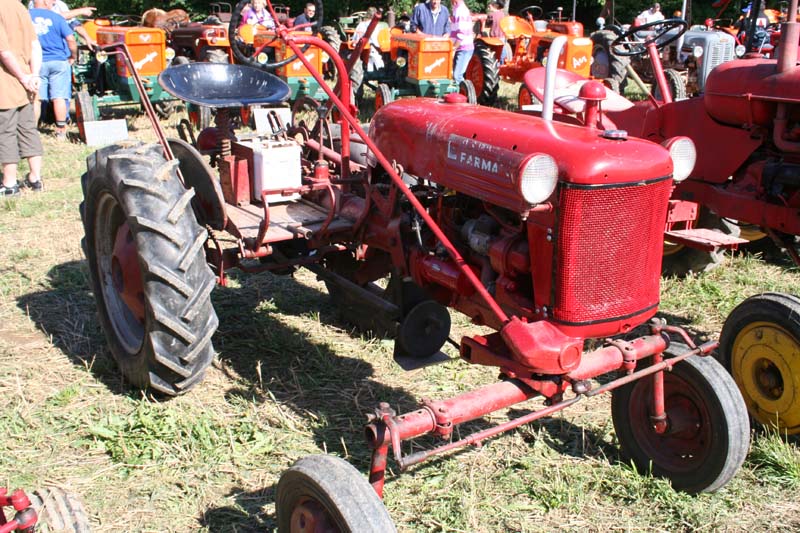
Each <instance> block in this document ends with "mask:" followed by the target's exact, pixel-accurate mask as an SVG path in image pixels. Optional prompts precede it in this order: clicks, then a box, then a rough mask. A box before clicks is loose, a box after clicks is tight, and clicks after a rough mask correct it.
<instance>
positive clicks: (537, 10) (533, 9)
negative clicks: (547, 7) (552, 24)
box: [519, 6, 544, 19]
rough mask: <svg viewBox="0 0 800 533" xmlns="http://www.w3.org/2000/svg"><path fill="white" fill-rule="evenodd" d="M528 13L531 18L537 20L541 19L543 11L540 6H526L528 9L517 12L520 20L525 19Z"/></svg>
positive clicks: (524, 8)
mask: <svg viewBox="0 0 800 533" xmlns="http://www.w3.org/2000/svg"><path fill="white" fill-rule="evenodd" d="M528 13H530V14H531V17H533V18H534V19H538V18H542V15H543V14H544V9H542V8H541V7H540V6H528V7H523V8H522V9H520V10H519V16H520V17H522V18H527V16H526V15H527V14H528Z"/></svg>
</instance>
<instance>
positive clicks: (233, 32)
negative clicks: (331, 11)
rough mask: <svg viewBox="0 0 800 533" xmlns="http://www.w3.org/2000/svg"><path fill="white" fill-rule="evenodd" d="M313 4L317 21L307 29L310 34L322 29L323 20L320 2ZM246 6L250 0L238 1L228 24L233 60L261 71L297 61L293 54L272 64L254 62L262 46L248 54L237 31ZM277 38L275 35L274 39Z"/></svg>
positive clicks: (303, 49)
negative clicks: (315, 7) (315, 8)
mask: <svg viewBox="0 0 800 533" xmlns="http://www.w3.org/2000/svg"><path fill="white" fill-rule="evenodd" d="M315 3H316V5H317V10H316V13H317V20H316V21H315V22H314V23H313V24H312V25H311V26H310V28H308V29H310V30H311V31H312V32H315V31H316V30H317V28H321V27H322V20H323V17H322V0H315ZM248 4H250V0H239V2H238V3H237V4H236V7H234V8H233V12H232V13H231V21H230V24H228V39H229V40H230V43H231V52H233V57H234V59H236V62H237V63H240V64H242V65H248V66H251V67H255V68H259V69H261V70H275V69H278V68H281V67H283V66H285V65H288V64H289V63H291V62H292V61H294V60H295V59H297V56H296V55H295V54H291V55H290V56H289V57H287V58H286V59H282V60H281V61H275V62H273V63H269V62H267V63H259V62H258V61H257V60H256V57H257V56H258V54H259V53H260V52H261V51H262V50H263V48H264V47H263V46H262V47H260V48H258V49H255V50H251V51H250V52H249V53H248V52H247V51H245V46H247V43H245V42H244V41H243V40H242V38H241V37H239V31H238V30H239V23H240V21H241V20H242V11H243V10H244V8H245V6H247V5H248ZM276 14H277V13H276ZM278 24H279V23H278V21H277V20H275V26H276V27H277V26H278ZM277 38H278V36H277V35H276V36H275V39H277ZM309 46H310V45H308V44H307V45H305V46H303V48H301V51H302V52H305V51H306V50H307V49H308V47H309Z"/></svg>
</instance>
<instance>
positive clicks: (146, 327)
mask: <svg viewBox="0 0 800 533" xmlns="http://www.w3.org/2000/svg"><path fill="white" fill-rule="evenodd" d="M177 165H178V161H177V160H175V161H171V162H167V161H166V160H165V159H164V156H163V155H162V150H161V147H160V145H158V144H152V145H143V144H141V143H124V144H118V145H112V146H108V147H105V148H102V149H101V150H98V151H97V152H95V153H94V154H92V155H91V156H89V158H88V159H87V167H88V171H87V173H86V174H85V175H84V177H83V178H82V184H83V185H84V202H83V203H82V204H81V205H82V213H81V218H82V220H83V224H84V229H85V240H84V244H85V253H86V258H87V261H88V263H89V274H90V279H91V283H92V291H93V292H94V295H95V300H96V302H97V307H98V314H99V316H100V324H101V326H102V327H103V330H104V332H105V335H106V340H107V342H108V344H109V348H110V351H111V354H112V356H113V357H114V359H115V360H116V362H117V365H118V366H119V368H120V369H121V371H122V373H123V375H124V376H125V377H126V378H127V379H128V381H130V382H131V383H132V384H134V385H136V386H138V387H150V388H152V389H154V390H156V391H158V392H160V393H163V394H166V395H170V396H174V395H178V394H181V393H184V392H186V391H187V390H189V389H190V388H191V387H192V386H194V385H195V384H197V383H198V382H199V381H200V380H201V379H202V378H203V376H204V374H205V370H206V368H207V367H208V366H209V365H210V364H211V361H212V358H213V357H214V348H213V346H212V344H211V337H212V335H213V334H214V332H215V331H216V329H217V325H218V323H219V322H218V319H217V315H216V313H215V312H214V308H213V306H212V304H211V291H212V290H213V289H214V286H215V284H216V281H215V276H214V274H213V273H212V272H211V269H210V268H209V266H208V264H207V263H206V260H205V253H204V244H205V241H206V239H207V238H208V236H207V231H206V230H205V229H204V228H202V227H201V226H200V225H199V224H198V223H197V221H196V218H195V215H194V212H193V211H192V206H191V200H192V197H193V196H194V189H189V190H187V189H185V188H184V187H183V185H182V184H181V182H180V180H179V179H178V177H177V174H176V170H175V169H176V167H177ZM125 223H127V225H128V229H129V234H128V237H127V238H128V239H129V242H130V243H131V244H130V245H127V246H126V247H124V248H123V250H122V251H124V252H127V253H129V254H135V255H134V257H135V259H136V260H135V261H133V260H131V259H128V258H126V257H125V256H121V250H120V249H118V247H119V246H120V242H121V241H120V238H121V237H120V235H122V233H121V232H120V228H122V227H123V225H124V224H125ZM118 234H119V235H118ZM137 264H138V268H137V266H136V265H137ZM120 265H121V266H120ZM126 274H127V275H128V277H127V278H126V277H125V275H126ZM131 274H133V276H131ZM136 276H141V279H140V281H139V283H141V291H142V292H141V293H139V294H138V295H137V296H136V297H137V298H138V301H139V302H141V307H142V309H143V311H141V314H142V318H138V317H137V312H136V311H135V310H134V309H133V308H131V307H130V304H129V302H130V301H131V299H130V298H131V295H130V294H129V293H130V291H131V290H133V289H131V288H130V285H129V286H126V285H125V283H128V282H127V281H125V282H124V283H123V282H121V281H120V279H122V280H132V279H137V278H136ZM132 285H133V286H136V283H135V282H132ZM126 296H127V297H128V300H127V301H126V300H125V297H126Z"/></svg>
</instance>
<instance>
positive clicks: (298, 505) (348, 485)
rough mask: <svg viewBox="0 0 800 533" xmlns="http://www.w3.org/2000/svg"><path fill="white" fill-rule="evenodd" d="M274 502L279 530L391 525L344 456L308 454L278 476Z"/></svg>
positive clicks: (384, 530) (388, 528) (381, 531)
mask: <svg viewBox="0 0 800 533" xmlns="http://www.w3.org/2000/svg"><path fill="white" fill-rule="evenodd" d="M275 508H276V511H277V514H278V531H281V532H284V531H292V532H297V531H301V532H305V531H308V532H312V531H338V532H342V533H344V532H350V531H352V532H354V533H360V532H364V533H370V532H374V533H390V532H392V531H396V529H395V527H394V524H393V523H392V519H391V518H390V517H389V513H388V512H386V507H384V505H383V502H381V500H380V498H378V495H377V494H376V493H375V491H374V490H373V488H372V486H371V485H370V484H369V482H368V481H367V480H366V478H364V476H362V475H361V474H360V473H359V471H358V470H356V469H355V468H354V467H353V466H352V465H350V464H349V463H348V462H347V461H344V460H342V459H339V458H338V457H333V456H331V455H309V456H308V457H304V458H302V459H300V460H299V461H297V462H296V463H295V464H294V465H292V467H291V468H289V469H288V470H287V471H286V472H284V473H283V474H282V475H281V478H280V481H278V488H277V495H276V498H275Z"/></svg>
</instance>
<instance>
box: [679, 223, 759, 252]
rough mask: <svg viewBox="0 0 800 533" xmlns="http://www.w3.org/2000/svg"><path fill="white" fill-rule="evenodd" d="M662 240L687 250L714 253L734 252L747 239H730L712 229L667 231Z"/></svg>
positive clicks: (728, 236)
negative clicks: (721, 250)
mask: <svg viewBox="0 0 800 533" xmlns="http://www.w3.org/2000/svg"><path fill="white" fill-rule="evenodd" d="M664 238H665V239H666V240H668V241H669V242H672V243H675V244H683V245H685V246H688V247H689V248H697V249H699V250H704V251H706V252H716V251H717V250H719V249H721V248H722V249H726V250H736V249H737V248H738V247H739V245H740V244H747V243H748V242H749V241H748V240H747V239H740V238H739V237H731V236H730V235H725V234H724V233H722V232H721V231H714V230H713V229H703V228H697V229H681V230H673V231H667V232H665V233H664Z"/></svg>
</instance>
